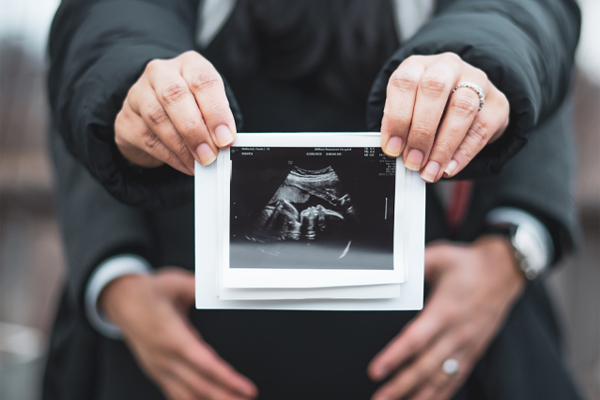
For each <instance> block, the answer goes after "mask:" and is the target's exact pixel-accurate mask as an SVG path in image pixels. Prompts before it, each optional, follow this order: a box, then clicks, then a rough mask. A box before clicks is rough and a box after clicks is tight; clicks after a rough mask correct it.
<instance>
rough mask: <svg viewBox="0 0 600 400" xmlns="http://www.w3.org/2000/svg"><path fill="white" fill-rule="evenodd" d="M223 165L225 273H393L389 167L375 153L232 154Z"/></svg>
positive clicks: (292, 150)
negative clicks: (226, 185)
mask: <svg viewBox="0 0 600 400" xmlns="http://www.w3.org/2000/svg"><path fill="white" fill-rule="evenodd" d="M231 160H232V177H231V206H230V207H231V209H230V232H231V237H230V266H231V268H303V269H315V268H320V269H392V268H393V264H392V262H393V260H392V254H393V251H392V250H393V204H394V190H395V184H394V182H395V161H394V160H393V159H389V158H387V157H386V156H385V155H384V154H383V153H382V152H381V150H380V149H375V148H343V149H329V148H328V149H319V148H248V149H245V148H242V149H239V148H234V149H232V150H231Z"/></svg>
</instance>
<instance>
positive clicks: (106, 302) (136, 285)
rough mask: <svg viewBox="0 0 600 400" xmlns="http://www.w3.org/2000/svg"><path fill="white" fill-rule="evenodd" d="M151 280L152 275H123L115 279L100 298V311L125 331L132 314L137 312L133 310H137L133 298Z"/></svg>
mask: <svg viewBox="0 0 600 400" xmlns="http://www.w3.org/2000/svg"><path fill="white" fill-rule="evenodd" d="M150 279H151V275H144V274H130V275H123V276H120V277H118V278H116V279H114V280H113V281H111V282H110V283H109V284H108V285H106V287H105V288H104V289H103V290H102V292H101V293H100V295H99V297H98V306H99V308H100V311H101V312H102V313H103V315H104V316H106V318H107V319H108V320H109V321H110V322H112V323H113V324H115V325H116V326H118V327H119V328H121V329H123V325H124V324H125V323H126V321H127V320H129V315H130V314H131V312H135V310H132V308H135V306H134V304H135V303H134V302H132V301H131V299H132V296H135V295H136V293H139V291H140V290H144V289H143V288H144V287H145V286H146V285H147V283H148V282H149V280H150Z"/></svg>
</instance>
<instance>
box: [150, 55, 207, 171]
mask: <svg viewBox="0 0 600 400" xmlns="http://www.w3.org/2000/svg"><path fill="white" fill-rule="evenodd" d="M161 65H162V64H161ZM155 69H156V72H154V69H153V70H151V71H152V72H151V73H149V75H148V78H149V81H150V83H151V85H152V87H153V89H154V91H155V92H156V95H157V98H158V100H159V101H160V103H161V104H162V106H163V107H164V109H165V111H166V112H167V115H168V116H169V118H170V119H171V121H172V122H173V125H174V126H175V128H176V129H177V132H179V134H180V136H181V137H182V138H183V141H184V142H185V144H186V145H187V147H188V149H189V150H190V152H191V153H192V155H193V156H194V158H195V159H196V161H198V162H199V163H200V164H202V165H209V164H212V163H213V162H214V161H215V159H216V158H217V147H216V146H215V145H214V144H213V141H212V139H211V137H210V134H209V133H208V129H207V127H206V124H205V123H204V120H203V118H202V114H201V113H200V109H199V108H198V104H196V99H195V98H194V96H193V94H192V92H191V91H190V88H189V87H188V84H187V82H186V81H185V80H184V79H183V78H182V77H181V75H180V73H179V71H174V70H173V69H167V68H164V66H160V67H155Z"/></svg>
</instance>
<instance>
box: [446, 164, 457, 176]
mask: <svg viewBox="0 0 600 400" xmlns="http://www.w3.org/2000/svg"><path fill="white" fill-rule="evenodd" d="M457 166H458V163H457V162H456V161H454V160H451V161H450V162H449V163H448V166H447V167H446V169H445V170H444V172H445V173H447V174H448V175H449V176H452V173H453V172H454V170H455V169H456V167H457Z"/></svg>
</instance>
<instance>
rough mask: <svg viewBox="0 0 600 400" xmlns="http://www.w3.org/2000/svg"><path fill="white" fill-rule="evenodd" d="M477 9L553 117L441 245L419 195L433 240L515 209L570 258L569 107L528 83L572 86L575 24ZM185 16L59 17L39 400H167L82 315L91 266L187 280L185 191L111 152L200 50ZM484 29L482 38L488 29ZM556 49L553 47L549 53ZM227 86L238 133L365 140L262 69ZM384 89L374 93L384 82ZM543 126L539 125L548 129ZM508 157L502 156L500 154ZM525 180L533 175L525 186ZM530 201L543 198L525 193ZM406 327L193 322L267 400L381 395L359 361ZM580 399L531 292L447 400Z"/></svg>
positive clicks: (173, 176) (324, 315) (354, 110)
mask: <svg viewBox="0 0 600 400" xmlns="http://www.w3.org/2000/svg"><path fill="white" fill-rule="evenodd" d="M455 3H456V5H455V6H452V7H454V8H447V9H441V10H440V11H439V15H438V17H436V18H441V21H442V22H443V21H444V15H446V14H444V13H445V12H446V11H445V10H454V11H453V12H458V13H459V14H460V7H458V5H459V4H460V3H473V2H464V1H456V2H455ZM476 3H477V4H481V12H482V13H483V14H484V15H487V16H488V17H489V18H491V21H495V19H494V18H496V19H497V20H498V21H497V23H498V26H499V27H502V26H503V25H502V23H506V24H509V25H511V26H514V29H513V30H516V31H517V32H519V35H527V36H528V37H530V39H527V40H524V39H523V41H524V42H525V43H524V46H525V45H527V46H531V47H527V46H525V47H526V48H527V49H528V50H524V49H521V50H520V51H531V52H532V54H531V55H529V54H528V53H526V55H527V56H530V57H539V58H537V59H536V61H535V62H531V63H524V64H522V60H521V59H520V57H521V55H520V54H521V53H519V55H518V56H516V55H515V56H514V57H515V59H514V60H512V61H513V62H514V64H513V65H517V67H515V68H518V70H519V71H522V72H524V75H525V76H529V77H530V78H531V81H529V80H528V82H529V83H528V84H527V85H525V86H524V87H523V88H517V87H515V90H522V91H523V92H522V93H521V92H520V93H521V95H522V96H524V98H529V97H531V98H532V99H534V100H535V101H536V103H535V104H536V107H540V109H542V108H543V109H544V110H546V111H547V112H548V114H551V115H548V116H545V114H544V113H541V114H536V115H535V118H536V119H535V121H534V124H533V125H531V126H530V128H531V127H533V126H534V125H537V126H536V127H535V128H534V129H530V128H529V129H528V130H527V132H524V131H523V132H521V131H519V130H518V129H517V128H514V129H513V130H512V131H511V132H512V133H510V134H509V135H508V136H507V137H508V138H512V139H510V142H511V143H512V142H513V141H514V140H517V139H515V138H517V137H520V136H517V132H521V133H519V134H518V135H523V136H528V135H531V138H532V139H531V142H530V143H529V144H528V146H526V147H525V148H524V149H523V150H522V151H521V153H519V154H518V155H517V156H516V157H515V158H514V159H512V160H511V161H510V162H508V159H509V158H510V156H511V155H512V153H511V154H505V153H502V154H500V153H498V154H497V155H496V158H494V160H495V161H494V162H495V163H497V164H498V165H501V164H504V163H507V166H506V169H505V170H504V171H503V172H501V173H500V174H499V175H498V176H497V177H494V178H489V179H485V180H480V181H478V182H477V184H476V186H475V190H474V195H473V198H472V203H471V204H472V206H471V208H470V209H469V212H468V214H467V217H466V219H465V222H464V223H463V225H462V226H461V227H459V229H458V230H457V231H456V232H450V231H449V230H448V228H447V226H446V223H445V217H444V210H443V208H442V206H441V203H440V201H439V199H437V198H436V197H435V196H434V195H433V191H429V192H428V193H429V194H428V199H427V221H426V224H427V226H426V236H427V241H428V242H430V241H433V240H436V239H453V240H459V241H470V240H473V239H474V238H476V237H477V236H478V235H479V234H480V233H481V228H482V225H483V216H484V215H485V214H486V213H487V212H488V211H490V210H491V209H492V208H494V207H497V206H501V205H513V206H519V207H521V208H524V209H526V210H527V211H530V212H532V213H534V214H535V215H536V216H538V217H539V218H541V219H542V220H543V221H545V222H546V224H547V226H550V227H554V228H555V229H552V231H553V232H554V234H553V236H554V237H555V242H556V243H558V244H559V248H560V249H563V250H566V249H569V248H570V247H571V245H572V244H573V242H574V237H575V229H574V225H575V224H574V221H575V219H574V215H573V207H572V202H571V193H572V192H571V190H570V188H569V186H568V185H565V182H571V181H572V176H573V169H574V158H573V157H572V151H571V150H572V147H571V145H572V138H571V136H570V131H569V130H568V128H567V127H568V125H567V124H566V122H565V121H566V116H567V115H566V113H565V112H564V108H563V112H555V113H551V111H552V109H553V108H556V107H557V105H558V103H560V102H561V100H562V97H563V95H564V93H558V92H552V93H550V94H551V95H552V96H555V97H553V98H554V103H552V102H547V101H546V99H544V101H542V99H540V98H539V97H537V96H536V93H537V92H538V91H542V92H543V91H546V90H547V88H545V85H544V84H542V83H540V82H541V81H540V80H536V79H537V78H539V77H538V76H537V73H538V72H539V70H538V68H539V69H541V70H544V71H546V72H549V70H547V68H546V67H545V65H546V62H547V61H546V58H549V59H552V60H558V59H559V58H560V60H561V61H560V62H558V64H561V63H564V65H563V67H564V69H562V68H558V67H557V68H556V69H552V75H551V78H552V79H556V80H557V82H567V81H568V73H569V72H568V69H569V68H568V65H570V60H571V59H572V48H571V47H570V46H574V42H575V40H576V36H577V31H578V23H579V18H578V13H577V10H576V8H574V7H573V6H572V4H571V2H566V1H544V2H542V1H539V2H537V1H526V2H525V1H523V2H519V3H517V2H514V3H513V2H500V1H486V2H484V1H481V2H476ZM500 3H502V5H501V4H500ZM504 4H509V5H513V6H514V7H515V9H519V10H521V8H524V9H525V10H527V9H531V8H532V7H533V8H535V7H536V5H537V6H540V7H541V5H543V6H544V9H545V10H546V9H547V10H550V11H551V12H550V13H548V14H544V15H545V18H544V19H543V20H542V21H537V20H536V19H535V18H533V17H531V15H533V16H536V15H537V13H536V12H533V14H531V10H530V11H529V12H530V14H529V15H530V17H529V18H525V19H524V21H525V22H523V24H521V25H519V24H517V23H516V22H515V21H514V19H515V18H516V16H515V15H514V13H511V14H505V13H503V12H499V13H498V15H496V14H495V13H494V12H492V11H491V10H494V9H497V8H498V7H501V8H502V7H504ZM517 4H519V5H517ZM523 4H526V5H527V6H528V7H529V8H527V7H525V6H523ZM456 7H458V8H456ZM479 7H480V6H476V8H479ZM457 10H458V11H457ZM448 12H450V11H448ZM465 14H466V16H470V15H471V14H470V13H465ZM195 15H196V14H195V5H194V3H193V2H187V1H174V0H171V1H169V2H162V1H158V0H154V1H148V0H147V1H120V2H118V1H78V2H75V1H66V2H64V4H63V6H62V7H61V9H60V10H59V12H58V14H57V18H56V20H55V23H54V27H53V33H52V38H51V54H52V59H53V60H52V61H53V64H52V68H51V71H50V76H49V83H50V91H51V94H50V96H51V101H52V107H53V119H54V122H55V125H54V126H53V129H52V132H51V145H52V146H51V147H52V154H53V160H54V165H55V172H56V178H57V179H56V183H57V199H58V201H57V203H58V206H59V218H60V222H61V227H62V233H63V237H64V240H65V245H66V254H67V262H68V267H69V273H68V276H67V283H66V290H65V293H64V295H63V298H62V301H61V305H60V308H59V312H58V314H57V318H56V322H55V327H54V331H53V335H52V340H51V345H50V355H49V360H48V366H47V370H46V376H45V381H44V399H45V400H50V399H52V400H57V399H60V400H66V399H73V400H75V399H98V400H108V399H110V400H121V399H123V400H124V399H137V398H143V399H159V398H161V395H160V393H159V391H158V389H157V388H156V387H155V386H154V385H153V384H152V382H151V381H150V380H149V379H148V378H147V377H146V376H145V375H144V374H143V372H142V371H141V369H140V368H139V366H137V364H136V363H135V360H134V358H133V356H132V354H131V352H130V351H129V350H128V349H127V347H126V346H125V345H124V344H123V343H122V342H120V341H114V340H109V339H106V338H103V337H101V336H100V335H98V334H97V333H96V332H94V331H93V329H92V328H91V327H90V326H89V325H88V323H87V320H86V317H85V315H84V313H83V309H82V304H83V292H84V289H85V284H86V282H87V279H88V277H89V275H90V274H91V271H92V270H93V268H94V267H95V266H96V265H97V263H98V262H99V261H100V260H102V259H104V258H106V257H108V256H110V255H114V254H119V253H121V252H134V253H137V254H140V255H142V256H144V257H146V258H147V259H148V260H149V261H150V262H151V263H152V264H153V265H154V266H157V267H160V266H165V265H177V266H180V267H182V268H186V269H189V270H193V249H194V247H193V218H192V216H193V204H192V203H191V194H192V190H191V185H192V182H191V180H189V178H187V177H184V176H183V175H181V174H179V173H175V172H173V171H172V170H170V169H169V168H168V167H165V168H161V169H158V170H145V171H143V172H141V173H140V172H139V171H136V170H133V169H131V168H129V167H128V166H127V164H125V163H124V162H123V160H122V158H120V156H119V153H118V152H117V151H116V148H115V146H114V143H113V141H112V135H113V132H112V121H113V120H114V116H115V115H116V113H117V111H118V109H119V108H120V106H121V102H122V101H123V98H124V96H125V93H126V91H127V89H128V87H129V86H130V85H131V84H132V83H133V82H134V81H135V80H136V79H137V77H138V76H139V74H140V73H141V71H142V69H143V67H144V65H145V63H146V62H147V61H149V60H150V59H152V58H167V57H174V56H176V55H178V54H180V53H181V52H183V51H185V50H189V49H192V48H194V43H193V31H194V27H193V24H194V19H195ZM442 22H440V23H442ZM488 22H489V21H488ZM517 22H518V21H517ZM535 22H537V24H536V23H535ZM454 25H455V24H454V23H452V24H448V25H446V26H447V29H448V32H446V31H444V32H445V33H444V36H443V37H441V38H438V39H436V45H438V42H442V43H443V42H444V40H445V38H448V40H449V42H452V40H450V39H451V37H452V36H451V35H450V33H451V32H453V29H454V28H453V26H454ZM493 26H494V24H491V23H488V24H487V25H486V30H489V29H491V28H492V27H493ZM551 26H552V27H554V26H555V27H556V29H560V30H562V31H564V32H565V35H567V33H568V32H570V33H569V34H568V35H567V36H569V37H571V39H572V42H571V44H570V45H564V46H563V45H561V44H560V43H561V41H562V40H563V39H562V35H558V34H556V33H555V32H554V31H552V29H550V28H549V27H551ZM230 28H231V27H230ZM430 28H431V26H430V25H428V26H427V27H425V28H424V29H423V30H422V32H425V33H426V32H429V29H430ZM492 30H493V29H492ZM227 32H228V27H227V26H226V27H225V28H224V31H223V33H222V34H220V35H219V36H218V37H217V38H216V39H215V41H214V42H213V44H212V45H211V46H210V48H209V49H207V50H206V51H205V55H206V56H207V58H209V59H210V60H211V61H212V62H213V63H214V64H215V66H217V68H218V69H220V70H221V69H222V68H221V67H224V66H225V65H224V64H226V60H227V57H226V55H225V54H223V49H224V48H227V46H228V44H229V43H230V42H229V40H230V38H229V37H228V34H227ZM511 32H512V31H510V32H504V31H503V29H499V30H498V31H494V33H493V34H494V35H500V34H504V35H509V36H510V35H514V34H515V33H514V32H512V33H511ZM479 34H483V35H487V34H488V33H486V32H477V33H473V36H477V35H479ZM419 35H420V34H418V35H417V36H415V38H414V40H417V39H418V37H419ZM511 37H512V36H511ZM531 38H537V39H539V41H541V42H542V43H543V44H544V45H543V46H538V44H539V43H538V41H536V40H537V39H536V40H533V39H531ZM411 43H412V42H411ZM536 43H538V44H536ZM550 44H552V46H554V47H552V46H550V47H552V48H551V49H549V48H546V46H549V45H550ZM403 48H404V47H403ZM400 51H402V49H400ZM511 51H512V50H511ZM397 54H398V53H397ZM496 61H497V62H498V63H500V61H501V60H496ZM392 62H393V61H392ZM555 64H556V63H555V62H552V63H550V64H549V65H555ZM475 65H477V64H475ZM479 66H480V67H481V65H479ZM506 68H509V67H506ZM384 73H385V72H384ZM488 73H489V71H488ZM559 75H560V76H561V77H560V78H559V77H558V76H559ZM544 76H545V75H544ZM549 76H550V75H549ZM226 78H228V79H229V81H230V85H228V87H229V88H230V89H233V90H232V91H233V92H235V94H236V97H237V102H238V103H239V109H240V110H242V111H243V113H244V119H245V130H246V131H249V132H251V131H254V132H257V131H267V132H268V131H281V132H285V131H332V130H338V131H343V130H347V131H360V130H365V129H367V126H366V122H365V118H364V117H365V110H364V105H363V106H356V107H349V106H345V105H341V104H339V103H336V102H334V101H331V100H330V99H329V98H328V97H327V96H320V95H319V93H314V92H310V91H307V90H306V87H305V86H304V83H302V82H292V83H290V82H288V81H285V80H281V79H275V78H273V77H272V76H271V75H270V74H269V73H267V72H265V70H263V69H259V70H257V71H254V72H253V73H252V74H250V75H246V76H244V77H243V78H239V77H236V76H231V77H230V76H226ZM382 79H383V80H382ZM382 79H380V80H379V82H380V83H379V85H382V84H383V83H381V82H384V81H385V78H382ZM540 79H541V78H540ZM544 79H546V78H544ZM496 84H497V85H498V86H499V87H500V88H501V89H502V88H503V87H502V85H499V84H498V83H496ZM515 86H516V85H515ZM542 87H543V88H544V89H543V90H542ZM534 88H535V89H534ZM563 92H564V90H563ZM374 93H375V92H374ZM374 96H376V95H374ZM230 99H232V97H230ZM365 101H366V99H365ZM232 104H233V103H232ZM370 104H371V105H372V106H371V107H370V113H371V115H375V114H376V113H378V112H380V111H381V110H377V107H375V106H374V105H373V104H375V103H374V102H371V103H370ZM513 110H514V109H513ZM523 113H526V110H523ZM519 115H520V114H519ZM519 115H517V116H516V119H513V122H514V123H515V124H517V122H516V121H521V119H519V118H520V117H519ZM542 116H544V117H542ZM546 117H547V118H546ZM543 118H546V120H545V122H543V123H542V122H541V121H542V119H543ZM376 119H377V118H375V120H376ZM525 120H526V119H525ZM517 125H518V124H517ZM517 125H515V126H517ZM511 129H512V128H511ZM506 146H507V148H508V147H510V144H509V143H508V142H507V144H506ZM67 148H68V149H69V150H70V151H68V150H67ZM74 155H75V157H74ZM81 163H83V164H85V165H86V166H87V167H88V170H86V169H84V168H83V167H82V165H81ZM490 165H491V164H489V163H487V162H479V161H476V162H474V163H473V164H472V166H471V167H470V168H471V170H472V171H474V172H473V173H474V174H476V175H483V174H489V173H491V172H494V171H493V168H492V167H491V166H490ZM494 165H495V164H494ZM533 168H535V169H536V170H538V171H539V175H537V174H532V173H527V174H523V173H522V171H531V170H532V169H533ZM476 171H479V172H476ZM496 172H497V171H496ZM98 181H100V182H101V183H102V184H100V183H99V182H98ZM542 183H543V184H542ZM103 186H104V188H103ZM542 186H543V187H542ZM532 187H538V188H541V189H540V190H539V191H536V192H535V193H534V192H533V191H531V190H530V189H531V188H532ZM105 189H108V191H110V192H111V193H112V194H113V195H115V196H117V197H118V198H119V199H120V200H122V201H126V202H128V203H130V204H135V205H138V206H140V205H143V206H145V207H150V208H152V207H154V208H156V207H157V206H164V205H171V206H172V207H171V208H170V209H168V210H153V211H143V210H140V209H139V208H134V207H131V206H126V205H124V204H121V203H119V202H118V201H117V200H115V199H114V198H113V197H111V196H109V195H108V194H107V191H106V190H105ZM542 190H543V191H542ZM549 194H550V195H549ZM176 204H181V205H179V206H175V205H176ZM414 315H415V314H414V313H412V312H284V311H231V310H230V311H227V310H213V311H197V310H194V311H191V313H190V318H191V320H192V322H193V323H194V325H195V326H196V327H197V328H198V329H199V330H200V331H201V332H202V335H203V337H204V339H205V340H207V341H208V343H210V344H211V345H212V346H213V347H214V348H215V349H216V350H217V352H218V353H219V354H221V356H223V358H225V359H226V360H228V361H229V362H231V363H232V364H233V365H234V367H235V368H237V369H238V370H239V371H240V372H242V373H243V374H246V375H247V376H249V377H250V378H251V379H253V380H254V381H255V382H256V383H257V384H258V386H259V388H260V390H261V398H264V399H296V398H297V399H307V398H311V399H321V398H323V399H332V398H343V399H365V398H368V396H369V394H370V393H372V392H373V390H374V388H375V387H376V385H375V384H373V383H372V382H370V381H369V380H368V378H367V377H366V373H365V368H366V365H367V364H368V361H369V360H370V359H371V358H372V357H373V356H374V355H375V354H376V353H377V352H378V351H379V350H381V348H383V346H384V345H385V344H386V343H387V342H389V340H391V339H392V338H393V337H394V336H395V335H396V334H397V333H398V332H399V331H400V330H401V329H402V328H403V327H404V326H405V324H406V323H407V322H408V321H409V320H410V319H411V318H412V317H413V316H414ZM517 366H518V368H517ZM577 397H578V395H577V393H576V390H575V389H574V386H573V384H572V382H571V380H570V377H569V375H568V373H567V372H566V370H565V367H564V364H563V362H562V360H561V356H560V350H559V333H558V329H557V326H556V321H555V319H554V316H553V313H552V309H551V306H550V304H549V302H548V299H547V296H546V293H545V290H544V288H543V285H542V284H541V283H537V284H534V285H530V286H529V287H528V288H527V290H526V292H525V294H524V295H523V297H522V298H521V299H520V300H519V301H518V302H517V304H516V305H515V307H514V309H513V311H512V312H511V314H510V316H509V317H508V320H507V322H506V324H505V326H504V327H503V328H502V330H501V331H500V332H499V334H498V337H497V338H496V339H495V341H494V342H493V344H492V345H491V347H490V349H489V350H488V352H487V353H486V354H485V355H484V357H483V358H482V360H481V361H480V362H479V363H478V364H477V366H476V367H475V369H474V371H473V374H472V376H471V377H470V378H469V380H468V382H467V383H466V384H465V385H464V386H463V388H461V390H460V391H459V393H458V394H457V397H456V398H457V399H479V398H485V399H498V400H500V399H511V400H512V399H515V400H521V399H522V400H525V399H532V398H545V399H571V398H577Z"/></svg>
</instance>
